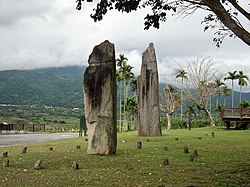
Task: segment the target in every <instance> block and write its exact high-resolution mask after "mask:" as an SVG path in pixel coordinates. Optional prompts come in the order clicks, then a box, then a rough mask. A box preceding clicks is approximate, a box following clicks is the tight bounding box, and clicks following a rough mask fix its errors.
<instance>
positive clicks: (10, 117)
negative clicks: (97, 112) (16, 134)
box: [0, 106, 82, 132]
mask: <svg viewBox="0 0 250 187" xmlns="http://www.w3.org/2000/svg"><path fill="white" fill-rule="evenodd" d="M80 115H82V110H80V109H68V108H61V107H38V106H36V107H35V106H33V107H31V106H0V122H6V123H8V124H14V130H28V131H30V130H31V129H27V126H28V125H29V124H35V126H36V128H35V131H39V129H40V130H41V131H43V127H41V125H46V129H47V130H46V131H50V132H58V131H69V130H72V129H74V130H76V129H79V123H80V119H79V117H80ZM20 125H25V127H24V128H25V129H20V128H21V126H20Z"/></svg>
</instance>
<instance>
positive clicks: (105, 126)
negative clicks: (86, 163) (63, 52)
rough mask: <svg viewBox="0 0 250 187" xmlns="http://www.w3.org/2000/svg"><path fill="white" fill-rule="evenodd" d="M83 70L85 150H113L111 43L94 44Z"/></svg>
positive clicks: (114, 112)
mask: <svg viewBox="0 0 250 187" xmlns="http://www.w3.org/2000/svg"><path fill="white" fill-rule="evenodd" d="M88 63H89V66H88V68H87V69H86V71H85V73H84V103H85V117H86V124H87V128H88V149H87V154H99V155H109V154H115V153H116V146H117V128H116V62H115V47H114V44H112V43H110V42H109V41H107V40H106V41H104V42H103V43H101V44H100V45H97V46H95V47H94V49H93V52H92V53H91V54H90V56H89V59H88Z"/></svg>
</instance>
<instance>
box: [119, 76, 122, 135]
mask: <svg viewBox="0 0 250 187" xmlns="http://www.w3.org/2000/svg"><path fill="white" fill-rule="evenodd" d="M119 113H120V115H119V127H120V132H122V82H121V81H120V89H119Z"/></svg>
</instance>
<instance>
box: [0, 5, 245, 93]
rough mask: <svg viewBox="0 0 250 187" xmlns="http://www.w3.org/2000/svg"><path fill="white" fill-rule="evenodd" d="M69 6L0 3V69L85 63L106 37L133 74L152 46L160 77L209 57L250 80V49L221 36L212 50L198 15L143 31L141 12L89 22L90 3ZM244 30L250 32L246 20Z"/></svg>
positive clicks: (120, 14) (210, 39)
mask: <svg viewBox="0 0 250 187" xmlns="http://www.w3.org/2000/svg"><path fill="white" fill-rule="evenodd" d="M242 1H245V2H247V1H248V0H242ZM75 6H76V4H75V0H73V1H72V0H42V1H41V0H21V1H20V0H1V1H0V70H10V69H18V70H20V69H34V68H44V67H60V66H65V65H81V66H83V65H87V60H88V56H89V54H90V53H91V51H92V49H93V47H94V46H95V45H97V44H99V43H101V42H102V41H104V40H106V39H107V40H109V41H110V42H112V43H114V44H115V47H116V56H117V57H118V55H119V54H121V53H124V54H125V56H127V57H128V59H129V61H128V63H129V64H131V65H132V66H134V67H135V68H134V72H135V74H138V72H139V69H140V64H141V53H142V52H143V51H144V50H145V49H146V47H147V46H148V44H149V42H153V43H154V45H155V48H156V54H157V59H158V69H159V74H160V75H162V74H164V75H168V76H170V75H171V74H172V73H173V71H174V70H175V69H176V68H178V65H177V63H178V64H181V65H185V63H186V61H187V59H191V58H202V57H211V58H213V59H214V62H215V63H216V64H218V66H220V67H222V70H223V71H224V72H225V73H227V72H228V71H234V70H237V71H240V70H243V72H244V73H245V74H246V75H248V76H249V77H250V47H249V46H247V45H246V44H244V43H243V42H242V41H241V40H239V39H237V38H236V39H229V38H227V39H226V40H225V41H224V43H223V45H222V47H221V48H219V49H218V48H216V47H215V45H214V44H213V42H212V38H213V31H207V32H203V29H204V25H201V21H202V18H203V16H204V15H205V14H203V13H202V12H198V13H197V14H195V15H193V16H192V17H190V18H185V19H182V18H179V19H177V18H174V17H169V19H168V21H167V22H166V23H162V25H161V28H160V29H159V30H157V29H154V28H152V29H150V30H148V31H145V30H143V28H144V20H143V18H144V16H145V14H146V13H147V12H146V10H140V11H137V12H133V13H131V14H122V13H118V12H116V11H113V12H110V13H108V15H106V16H105V17H104V20H102V21H101V22H97V23H95V22H94V21H93V20H92V19H91V18H90V16H89V15H90V14H91V12H92V8H93V4H91V3H87V4H86V3H85V4H84V8H83V10H82V11H77V10H76V9H75ZM246 27H247V28H248V30H250V23H249V22H246ZM243 91H250V86H249V85H248V87H245V88H243Z"/></svg>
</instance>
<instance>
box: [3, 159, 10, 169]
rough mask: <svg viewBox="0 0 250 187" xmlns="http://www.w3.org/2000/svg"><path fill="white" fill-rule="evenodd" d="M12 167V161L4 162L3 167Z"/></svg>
mask: <svg viewBox="0 0 250 187" xmlns="http://www.w3.org/2000/svg"><path fill="white" fill-rule="evenodd" d="M9 166H10V160H9V159H4V160H3V167H9Z"/></svg>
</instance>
